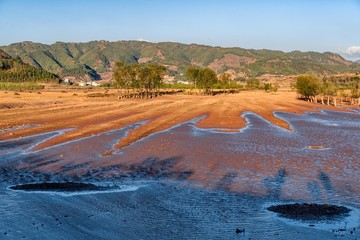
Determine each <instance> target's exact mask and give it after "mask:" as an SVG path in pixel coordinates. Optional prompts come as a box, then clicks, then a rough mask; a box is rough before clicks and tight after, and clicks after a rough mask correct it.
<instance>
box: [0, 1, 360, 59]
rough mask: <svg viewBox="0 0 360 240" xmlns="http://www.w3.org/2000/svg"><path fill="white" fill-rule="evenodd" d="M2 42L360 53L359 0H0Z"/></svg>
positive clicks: (356, 55)
mask: <svg viewBox="0 0 360 240" xmlns="http://www.w3.org/2000/svg"><path fill="white" fill-rule="evenodd" d="M0 31H1V32H0V34H1V35H0V46H1V45H9V44H11V43H15V42H22V41H33V42H40V43H45V44H52V43H54V42H57V41H62V42H88V41H93V40H107V41H118V40H145V41H150V42H169V41H170V42H181V43H189V44H190V43H198V44H205V45H210V46H222V47H241V48H251V49H271V50H281V51H285V52H290V51H294V50H300V51H316V52H326V51H330V52H335V53H340V54H342V56H344V57H345V58H347V59H350V60H357V59H360V0H247V1H245V0H0Z"/></svg>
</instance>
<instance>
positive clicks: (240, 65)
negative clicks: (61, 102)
mask: <svg viewBox="0 0 360 240" xmlns="http://www.w3.org/2000/svg"><path fill="white" fill-rule="evenodd" d="M0 48H1V49H3V50H4V51H6V52H7V53H9V54H10V55H11V56H12V57H16V56H19V57H20V58H21V59H22V61H24V62H26V63H28V64H30V65H32V66H35V67H38V68H41V69H44V70H47V71H49V72H51V73H54V74H58V75H59V76H62V77H64V76H74V77H84V76H88V77H90V78H91V79H95V80H98V79H101V75H102V74H103V73H107V72H111V71H112V67H113V65H114V63H115V62H117V61H124V62H127V63H135V62H138V63H145V62H157V63H159V64H162V65H164V66H166V68H167V74H168V75H170V76H174V77H175V78H176V79H179V80H181V79H182V78H183V74H184V73H185V71H186V69H187V68H188V67H189V66H191V65H196V66H201V67H209V68H211V69H212V70H214V71H215V72H216V73H217V74H220V73H223V72H227V73H229V74H231V75H232V77H233V78H235V79H236V78H238V79H241V78H246V77H257V76H260V75H263V74H274V75H296V74H309V73H312V74H322V75H328V74H337V73H344V72H356V71H360V64H359V63H354V62H351V61H347V60H345V59H344V58H342V57H341V56H340V55H338V54H335V53H330V52H325V53H317V52H300V51H293V52H289V53H285V52H282V51H272V50H253V49H243V48H222V47H211V46H204V45H198V44H181V43H173V42H163V43H150V42H141V41H117V42H108V41H92V42H87V43H64V42H56V43H54V44H52V45H46V44H41V43H34V42H21V43H14V44H11V45H8V46H2V47H0Z"/></svg>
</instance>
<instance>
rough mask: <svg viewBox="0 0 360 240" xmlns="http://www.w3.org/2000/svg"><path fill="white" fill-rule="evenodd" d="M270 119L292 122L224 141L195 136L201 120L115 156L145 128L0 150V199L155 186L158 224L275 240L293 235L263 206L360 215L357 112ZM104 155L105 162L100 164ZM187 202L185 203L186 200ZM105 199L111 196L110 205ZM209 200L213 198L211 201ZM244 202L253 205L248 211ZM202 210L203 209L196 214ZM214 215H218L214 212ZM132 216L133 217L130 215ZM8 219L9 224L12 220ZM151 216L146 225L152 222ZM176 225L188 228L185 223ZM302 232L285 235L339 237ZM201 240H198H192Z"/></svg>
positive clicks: (26, 141)
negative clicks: (26, 189)
mask: <svg viewBox="0 0 360 240" xmlns="http://www.w3.org/2000/svg"><path fill="white" fill-rule="evenodd" d="M276 116H277V117H279V118H281V119H284V120H285V121H287V122H289V124H290V126H291V128H292V130H286V129H282V128H280V127H277V126H274V125H272V124H271V123H269V122H268V121H266V120H264V119H263V118H261V117H259V116H258V115H256V114H254V113H251V112H246V113H244V114H243V115H242V117H244V118H245V119H246V122H247V126H246V127H245V128H243V129H239V131H238V132H226V129H217V128H214V129H201V128H198V127H197V126H196V122H197V121H198V120H199V119H194V120H193V121H189V122H186V123H183V124H179V125H177V126H174V127H172V128H171V129H168V130H166V131H163V132H158V133H155V134H152V135H150V136H148V137H147V138H144V139H142V140H140V141H138V142H136V143H133V144H131V145H130V146H127V147H124V148H122V149H120V150H116V149H115V147H114V146H115V145H116V144H117V142H118V141H121V138H123V137H124V136H126V134H131V132H129V131H131V129H133V128H136V127H138V126H139V124H146V122H143V123H138V124H134V125H131V126H128V127H127V128H123V129H119V130H115V131H111V132H107V133H103V134H98V135H95V136H90V137H87V138H84V139H80V140H77V141H72V142H70V143H65V144H61V145H58V146H54V147H51V148H47V149H44V150H41V151H37V152H32V151H31V149H32V147H33V146H35V145H36V144H39V143H40V142H42V141H44V140H46V139H48V138H51V137H54V136H55V135H57V134H61V132H55V133H45V134H41V135H37V136H33V137H28V138H23V139H15V140H9V141H1V142H0V185H1V186H4V188H2V189H3V190H1V189H0V195H2V196H3V198H2V199H3V200H1V201H2V202H4V204H5V202H7V204H10V202H12V201H18V202H19V204H20V203H22V202H24V201H25V202H26V200H24V199H23V198H22V196H24V197H25V195H23V193H22V194H21V193H8V191H7V190H6V187H8V186H9V185H12V184H21V183H31V182H49V181H50V182H51V181H87V182H113V183H121V182H128V181H130V183H129V185H130V186H133V185H132V184H133V182H137V181H145V180H147V181H155V182H157V183H164V184H165V183H166V184H165V185H164V186H162V187H161V186H157V188H161V189H160V190H156V191H159V194H160V195H161V196H162V197H163V199H159V198H154V201H155V199H157V200H156V201H159V202H156V203H155V202H151V201H150V202H148V203H147V204H150V205H151V204H153V206H152V207H149V208H150V209H151V208H153V207H155V206H157V207H159V209H157V211H159V213H160V214H163V215H164V214H165V215H164V218H165V220H164V221H165V222H166V219H167V220H169V219H178V220H179V219H180V218H182V217H184V216H186V217H187V218H189V219H190V220H191V219H193V220H194V219H197V217H196V216H192V215H191V214H195V213H196V209H198V211H199V215H201V214H203V217H204V218H209V219H214V221H215V223H214V224H215V225H214V226H213V227H214V228H218V227H219V226H222V227H223V228H224V229H227V228H226V227H225V226H223V225H222V224H225V221H230V222H232V223H231V224H230V225H231V229H233V228H234V229H236V227H242V226H237V225H236V224H235V223H237V224H240V222H241V224H242V225H243V226H246V227H248V228H251V226H252V225H254V224H255V225H256V224H259V226H262V227H263V228H264V229H265V230H266V231H268V232H269V233H270V235H271V234H276V233H278V234H280V235H272V236H276V237H274V238H275V239H281V238H283V239H286V237H289V236H292V235H286V234H285V232H286V231H287V230H286V228H285V230H284V226H283V225H282V224H283V223H281V221H280V222H277V220H274V218H273V217H272V216H269V215H268V213H267V212H266V211H265V210H263V208H262V206H263V205H264V204H267V203H268V202H295V201H296V202H303V201H306V202H318V203H335V204H343V205H347V206H350V207H352V208H353V209H357V208H359V207H360V200H359V199H360V188H359V187H358V186H359V185H360V178H359V177H358V176H359V174H360V163H359V157H360V155H359V150H360V145H359V144H358V143H359V142H360V134H359V133H360V114H359V112H358V111H354V112H351V113H343V112H333V111H321V112H318V113H307V114H303V115H297V114H289V113H280V112H278V113H276ZM310 146H321V148H311V147H310ZM322 147H324V148H322ZM109 152H110V153H111V154H104V153H109ZM174 181H175V185H178V184H180V185H181V186H182V187H184V186H186V188H185V189H187V190H184V189H183V190H182V196H179V195H178V194H180V193H179V192H178V191H175V192H173V191H170V192H171V193H169V189H172V187H171V186H172V184H174ZM168 184H169V185H168ZM169 186H170V187H169ZM136 189H137V188H136ZM191 189H192V190H191ZM139 191H141V192H142V193H141V194H140V193H139V194H140V195H142V194H145V193H144V191H145V192H146V194H147V195H148V196H151V197H155V196H156V195H157V194H158V193H156V191H154V188H153V187H143V188H140V189H139V190H137V191H135V192H139ZM187 191H189V192H187ZM185 192H187V193H188V194H189V195H188V196H187V195H186V194H185V195H184V193H185ZM14 194H15V195H14ZM112 194H115V193H112ZM112 194H110V195H111V196H113V195H112ZM117 194H120V193H117ZM124 194H126V193H125V192H121V196H122V197H123V198H126V197H125V195H124ZM133 194H135V193H133ZM146 194H145V195H146ZM167 194H171V196H167ZM209 194H210V195H216V197H213V198H211V197H210V195H209ZM97 195H101V194H97ZM140 195H139V196H140ZM76 196H77V195H76ZM101 196H102V195H101ZM131 196H132V198H131V199H127V200H126V201H129V202H131V201H137V197H139V196H137V195H136V194H135V195H131ZM151 197H150V198H151ZM39 198H41V197H37V198H36V201H35V200H34V201H35V202H39V201H40V200H39ZM104 198H106V199H107V198H109V199H111V200H109V199H107V200H104V201H114V199H113V198H111V197H109V196H108V197H104ZM188 198H194V199H197V200H198V202H196V203H195V202H192V201H190V202H191V203H190V202H189V199H188ZM249 198H251V203H250V202H247V200H248V199H249ZM28 201H30V200H28ZM78 201H79V202H80V203H81V204H85V203H84V202H82V201H85V202H86V201H88V200H87V198H86V196H82V198H81V199H80V198H79V199H78ZM40 202H41V201H40ZM75 202H76V201H75ZM201 202H203V204H204V205H201ZM240 203H241V207H240V206H239V204H240ZM27 204H30V205H31V204H35V203H34V202H31V203H30V202H27ZM74 204H75V203H74ZM86 204H87V203H86ZM86 204H85V205H86ZM108 204H110V205H111V204H113V203H109V202H108ZM177 204H182V206H181V207H180V206H177ZM5 205H6V204H5ZM11 205H14V203H13V202H12V203H11ZM15 205H16V204H15ZM207 205H208V206H212V210H209V212H206V208H205V206H207ZM86 206H88V205H86ZM169 206H171V207H169ZM17 207H19V206H17ZM117 207H121V206H117ZM169 208H170V209H173V212H171V211H170V212H168V211H169ZM234 208H241V209H242V210H241V211H240V210H239V209H237V210H235V209H234ZM90 209H92V208H90ZM140 209H142V208H140ZM214 209H215V210H216V211H219V212H212V211H213V210H214ZM221 209H223V210H221ZM215 210H214V211H215ZM3 211H4V208H1V209H0V212H3ZM84 211H85V210H84ZM119 211H120V210H119ZM132 211H134V212H137V210H134V209H133V210H132ZM162 211H165V212H162ZM221 211H223V212H221ZM239 211H240V212H239ZM242 211H243V212H242ZM235 212H236V214H235ZM7 214H8V215H7V216H8V217H9V219H10V220H11V212H8V213H7ZM44 214H45V213H44ZM150 215H151V214H149V216H147V215H146V216H147V217H149V218H150V219H147V220H149V221H150V222H151V217H150ZM109 216H110V215H109ZM214 216H216V217H214ZM356 216H357V215H356ZM13 217H14V216H13ZM111 217H114V216H111ZM104 219H106V217H105V218H104ZM104 219H103V220H104ZM221 219H222V220H221ZM226 219H228V220H226ZM240 219H241V221H240ZM190 220H189V221H190ZM153 221H154V222H156V224H158V225H159V229H158V230H157V231H161V226H165V225H166V224H165V222H163V223H159V222H158V221H160V220H159V219H153ZM179 221H180V220H179ZM274 221H275V222H274ZM351 221H352V225H351V226H352V227H354V226H357V225H358V223H359V219H358V217H354V218H352V220H351ZM180 222H181V221H180ZM183 224H184V226H187V227H189V226H188V225H187V223H186V222H184V223H183ZM208 224H209V223H208ZM216 224H218V225H216ZM299 226H300V225H299ZM299 226H292V227H290V226H288V227H287V228H288V229H292V230H294V231H297V232H299V231H301V234H300V235H299V237H298V238H297V237H294V236H292V237H293V239H302V238H301V236H305V235H306V234H309V236H308V237H307V238H309V239H318V237H319V236H320V238H321V236H323V237H324V236H326V238H327V239H329V238H333V237H335V235H336V232H335V230H336V229H333V230H334V232H333V233H331V234H330V233H329V231H328V232H326V233H321V234H324V235H321V234H320V233H319V234H320V235H316V236H317V237H316V238H315V237H314V236H312V235H311V234H310V233H311V229H310V230H309V231H308V230H304V229H302V228H300V229H302V230H299V229H298V227H299ZM349 226H350V225H349ZM202 227H204V226H203V225H202V224H200V223H199V225H196V227H195V228H197V229H192V230H191V231H190V230H189V231H190V232H191V233H193V232H194V231H195V232H196V230H198V231H203V229H202ZM199 228H201V229H202V230H199ZM206 229H207V231H208V235H206V233H204V235H203V236H215V235H216V234H215V233H214V232H212V230H211V228H210V227H207V228H206ZM319 229H320V228H319ZM228 230H229V229H228ZM0 231H1V229H0ZM135 232H136V231H135V230H134V233H135ZM174 232H177V231H176V230H174ZM190 232H189V233H190ZM220 232H221V231H220ZM230 232H231V234H233V232H232V230H229V235H226V234H225V233H223V234H225V235H226V236H229V237H228V238H232V237H234V238H235V237H237V238H238V237H239V236H238V235H236V233H235V235H234V236H233V235H231V234H230ZM211 233H212V234H211ZM255 233H256V234H255ZM258 233H259V232H256V231H255V230H253V233H252V234H250V233H249V231H248V232H247V234H248V235H246V236H241V237H256V239H269V238H270V239H271V237H269V235H266V236H267V237H265V235H264V236H262V235H261V234H260V235H259V234H258ZM0 234H1V232H0ZM167 234H170V233H167ZM177 234H180V233H179V232H177ZM249 234H250V235H249ZM281 234H282V235H281ZM347 234H348V235H346V236H355V235H354V234H356V233H354V232H352V233H350V231H347ZM340 235H341V234H339V236H340ZM343 235H344V234H343ZM141 236H147V237H149V236H150V238H154V236H158V235H157V233H156V234H155V233H154V234H153V235H146V234H145V235H141ZM164 236H165V235H164ZM169 236H170V235H169ZM177 236H179V235H177ZM281 236H282V237H281ZM344 236H345V235H344ZM130 237H131V236H130ZM185 238H189V237H185ZM199 238H202V237H201V236H198V239H199ZM204 239H205V238H204ZM244 239H245V238H244Z"/></svg>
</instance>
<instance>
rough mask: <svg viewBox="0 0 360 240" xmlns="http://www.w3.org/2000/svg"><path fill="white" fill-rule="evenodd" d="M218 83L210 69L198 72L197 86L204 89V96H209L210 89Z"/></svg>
mask: <svg viewBox="0 0 360 240" xmlns="http://www.w3.org/2000/svg"><path fill="white" fill-rule="evenodd" d="M217 81H218V78H217V76H216V73H215V72H214V71H213V70H211V69H210V68H204V69H201V70H200V71H199V76H198V83H199V84H198V85H199V87H201V88H202V89H204V93H205V94H211V93H212V88H213V86H214V85H215V83H216V82H217Z"/></svg>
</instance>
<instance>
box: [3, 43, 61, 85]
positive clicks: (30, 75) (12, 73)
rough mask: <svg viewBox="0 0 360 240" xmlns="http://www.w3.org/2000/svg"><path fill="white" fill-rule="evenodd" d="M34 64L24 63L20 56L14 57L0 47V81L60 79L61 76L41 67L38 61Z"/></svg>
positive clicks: (16, 81) (19, 81)
mask: <svg viewBox="0 0 360 240" xmlns="http://www.w3.org/2000/svg"><path fill="white" fill-rule="evenodd" d="M33 65H35V66H36V67H35V66H31V65H30V64H27V63H24V62H23V61H22V60H21V59H20V58H19V57H17V58H15V59H14V58H12V57H11V56H10V55H9V54H7V53H6V52H4V51H3V50H1V49H0V82H2V83H4V82H11V83H24V82H51V81H58V80H59V77H58V76H57V75H55V74H53V73H50V72H48V71H46V70H43V69H41V68H39V66H40V64H38V63H37V62H36V61H34V62H33Z"/></svg>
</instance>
